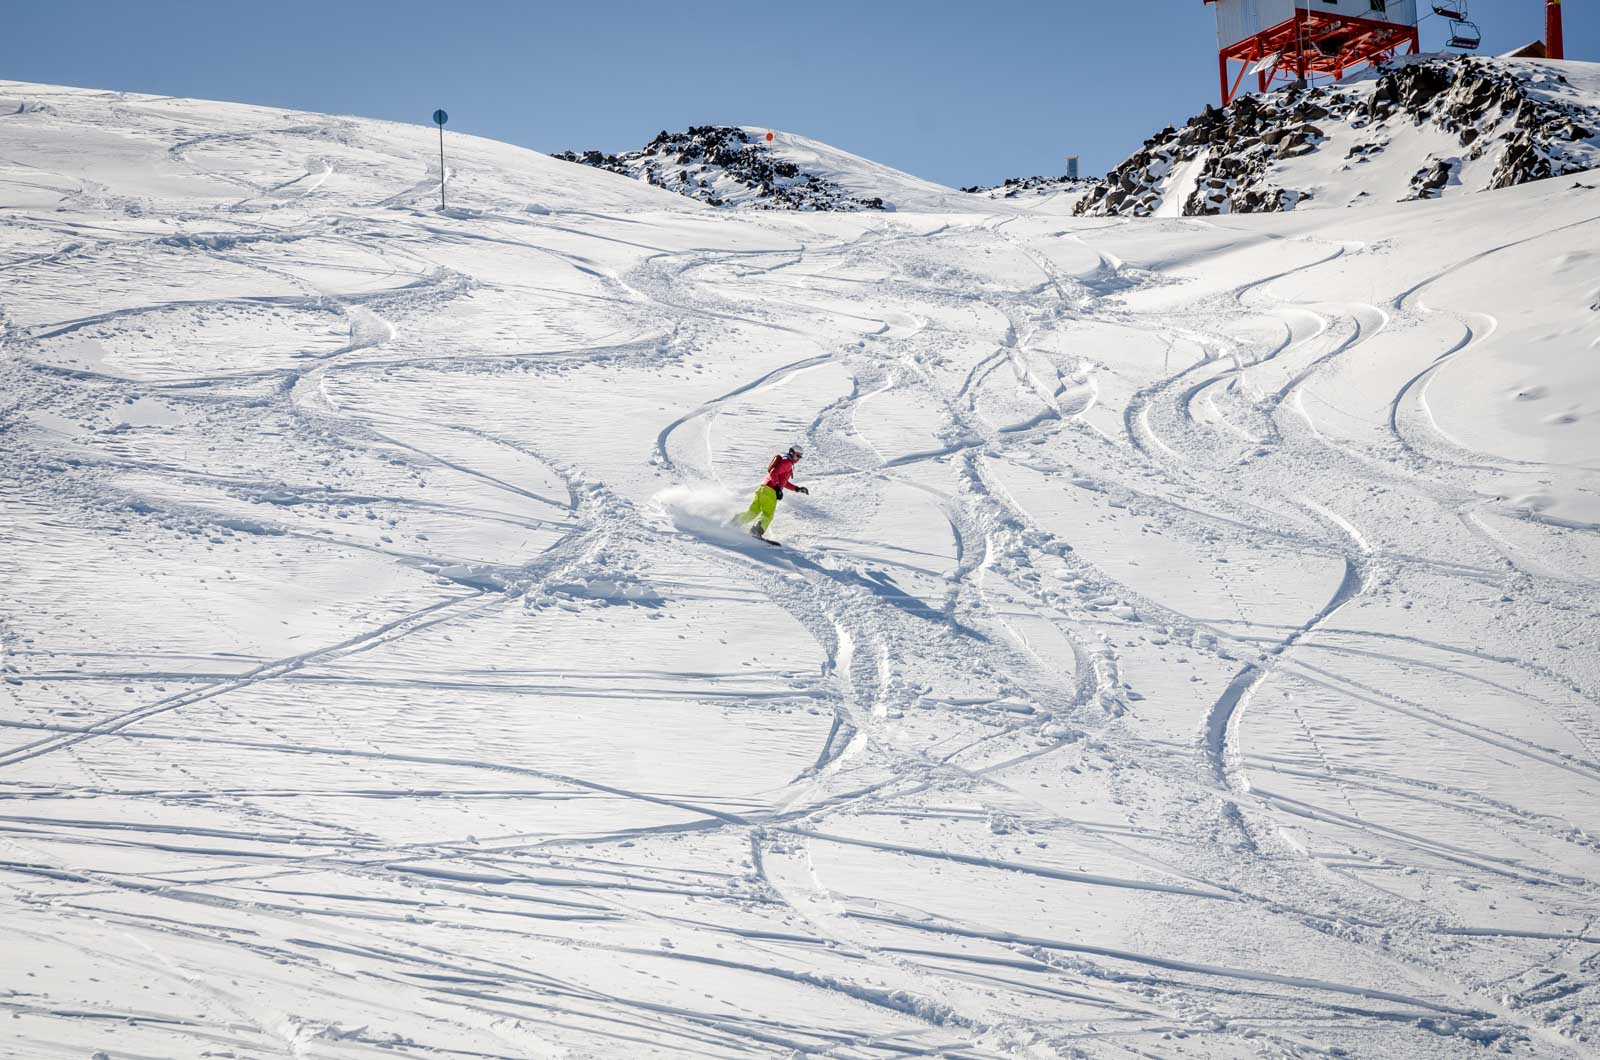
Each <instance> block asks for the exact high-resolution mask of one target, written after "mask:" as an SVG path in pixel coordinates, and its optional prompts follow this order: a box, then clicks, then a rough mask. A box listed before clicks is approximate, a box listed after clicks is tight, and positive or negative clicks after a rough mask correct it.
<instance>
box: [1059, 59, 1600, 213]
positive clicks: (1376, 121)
mask: <svg viewBox="0 0 1600 1060" xmlns="http://www.w3.org/2000/svg"><path fill="white" fill-rule="evenodd" d="M1550 84H1555V85H1558V86H1565V85H1566V80H1565V78H1563V77H1561V75H1560V74H1559V73H1556V72H1554V71H1552V70H1550V69H1549V68H1543V69H1539V68H1536V67H1533V66H1530V65H1527V64H1510V63H1507V62H1504V61H1497V60H1493V59H1480V58H1476V57H1470V56H1432V57H1427V58H1424V59H1411V60H1402V61H1400V62H1397V63H1395V64H1393V65H1390V66H1388V67H1387V68H1385V69H1384V70H1383V72H1382V73H1381V74H1380V75H1379V76H1377V77H1375V78H1371V79H1366V80H1362V81H1356V82H1351V83H1347V84H1343V85H1331V86H1319V87H1316V88H1310V89H1300V88H1294V87H1290V88H1286V89H1282V90H1280V91H1277V92H1273V93H1270V94H1268V95H1265V96H1243V97H1240V98H1239V99H1237V100H1235V101H1234V102H1233V103H1232V104H1231V105H1229V106H1228V107H1225V108H1222V109H1217V108H1215V107H1210V106H1208V107H1206V109H1205V112H1204V113H1203V114H1200V115H1197V116H1196V117H1194V118H1192V119H1190V121H1189V122H1188V124H1186V125H1185V126H1184V127H1183V128H1182V129H1176V128H1173V127H1171V126H1168V127H1167V128H1166V129H1164V130H1162V131H1161V132H1159V133H1157V134H1156V135H1155V136H1153V137H1151V138H1150V139H1149V140H1146V141H1145V143H1144V146H1143V147H1142V148H1140V149H1139V150H1138V151H1136V152H1135V153H1134V154H1133V155H1132V156H1130V157H1129V158H1128V159H1127V160H1126V161H1124V162H1123V163H1122V164H1121V165H1119V166H1117V167H1116V168H1115V169H1113V170H1112V171H1111V173H1110V174H1108V176H1107V178H1106V181H1105V184H1104V185H1103V186H1102V187H1100V188H1098V189H1095V190H1094V191H1091V192H1090V193H1089V195H1087V196H1086V197H1085V198H1084V199H1083V200H1082V201H1081V202H1079V203H1078V205H1077V207H1076V208H1075V212H1077V213H1079V214H1086V215H1100V216H1105V215H1113V214H1115V215H1125V216H1135V217H1137V216H1147V215H1149V214H1151V213H1153V212H1155V209H1156V207H1157V206H1158V205H1159V204H1160V202H1161V199H1162V193H1163V190H1164V185H1165V183H1166V181H1167V179H1168V177H1169V176H1170V174H1172V173H1173V171H1174V170H1176V169H1177V168H1178V167H1179V166H1181V165H1183V164H1184V163H1186V162H1191V161H1193V160H1194V159H1195V158H1196V157H1198V156H1199V155H1200V153H1201V152H1202V151H1209V154H1208V155H1207V157H1206V160H1205V162H1204V164H1203V166H1202V168H1201V171H1200V173H1199V175H1198V179H1197V181H1196V184H1195V188H1194V191H1193V192H1192V193H1191V194H1190V195H1189V196H1188V197H1187V199H1186V200H1185V201H1184V203H1183V206H1182V210H1183V213H1184V214H1186V215H1197V214H1217V213H1228V212H1235V213H1258V212H1271V211H1282V210H1290V209H1293V208H1294V207H1295V206H1296V205H1297V204H1299V203H1300V202H1302V201H1305V200H1306V199H1307V198H1309V197H1311V195H1312V194H1313V192H1312V191H1311V190H1310V189H1308V188H1296V187H1284V186H1282V185H1281V184H1280V183H1279V182H1278V181H1277V180H1276V179H1275V177H1276V176H1277V174H1275V173H1274V170H1275V168H1276V165H1277V163H1278V162H1280V161H1282V160H1285V159H1289V158H1294V157H1297V156H1300V155H1308V154H1312V153H1315V152H1317V151H1319V150H1322V149H1323V147H1324V145H1325V144H1326V143H1327V141H1328V140H1329V139H1330V133H1329V131H1330V130H1333V129H1336V128H1338V129H1340V130H1341V131H1344V132H1348V133H1357V134H1360V135H1359V136H1358V137H1357V139H1358V142H1357V143H1356V144H1355V145H1354V146H1352V147H1351V148H1350V149H1349V151H1348V153H1347V155H1346V157H1345V159H1344V160H1342V164H1343V166H1344V168H1351V167H1355V166H1359V165H1362V164H1363V163H1365V162H1367V161H1369V160H1370V159H1372V158H1373V157H1375V156H1376V155H1378V154H1380V153H1383V152H1385V151H1388V150H1391V149H1394V148H1395V147H1396V139H1397V135H1396V134H1397V133H1399V132H1401V131H1403V129H1404V128H1405V127H1406V126H1408V125H1409V126H1412V127H1421V126H1424V125H1432V126H1434V127H1436V128H1437V129H1439V130H1442V131H1444V132H1446V133H1449V134H1452V135H1453V136H1454V137H1455V138H1456V141H1457V142H1458V143H1459V146H1460V148H1461V151H1460V154H1459V155H1449V156H1446V157H1438V156H1436V155H1428V156H1427V157H1421V158H1418V159H1417V160H1416V166H1417V168H1416V171H1415V173H1414V175H1413V176H1412V178H1411V182H1410V189H1409V191H1408V192H1407V193H1406V194H1404V195H1402V196H1401V198H1402V199H1417V198H1435V197H1437V196H1439V195H1440V194H1441V193H1442V192H1443V190H1444V189H1445V188H1446V187H1448V186H1449V185H1450V184H1451V183H1452V181H1454V180H1456V179H1457V177H1458V174H1459V173H1460V172H1461V169H1462V167H1463V166H1464V165H1470V164H1473V163H1477V162H1481V161H1484V160H1487V161H1488V162H1489V164H1491V165H1492V166H1493V171H1492V174H1491V175H1490V177H1489V178H1488V180H1487V182H1486V184H1485V185H1484V186H1485V187H1487V188H1490V189H1492V188H1504V187H1510V186H1512V185H1515V184H1523V183H1527V182H1528V181H1533V180H1542V179H1544V178H1547V177H1552V176H1560V175H1562V174H1566V173H1574V172H1578V171H1581V170H1585V169H1591V168H1594V167H1595V166H1597V165H1600V139H1597V137H1600V108H1597V107H1596V106H1592V105H1584V104H1581V103H1576V102H1572V101H1570V100H1562V99H1557V98H1555V93H1552V92H1549V91H1546V90H1545V87H1544V86H1546V85H1550Z"/></svg>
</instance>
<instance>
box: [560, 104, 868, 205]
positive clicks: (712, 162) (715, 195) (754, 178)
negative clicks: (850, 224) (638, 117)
mask: <svg viewBox="0 0 1600 1060" xmlns="http://www.w3.org/2000/svg"><path fill="white" fill-rule="evenodd" d="M554 157H555V158H559V159H561V160H563V161H565V162H576V163H579V164H581V165H586V166H593V167H595V168H596V169H604V170H609V171H610V172H612V173H620V174H622V175H623V176H625V177H632V178H634V179H635V180H643V181H646V182H648V183H650V184H653V185H655V186H656V187H658V188H664V189H666V190H667V191H673V192H677V193H678V194H680V195H687V196H688V197H690V198H691V199H698V200H700V201H701V202H704V203H707V204H709V205H711V206H730V205H737V206H743V207H746V208H750V209H758V210H881V209H884V203H883V200H882V199H881V198H856V197H853V196H851V195H849V194H848V193H846V192H845V191H844V190H843V189H842V188H840V187H839V186H838V185H837V184H835V183H833V182H832V181H830V180H828V179H827V178H825V177H823V176H820V175H818V174H816V173H807V172H805V171H804V170H802V169H801V168H800V167H799V166H797V165H795V164H794V163H793V162H789V161H787V160H785V159H783V158H780V157H778V156H777V155H776V154H774V153H773V151H772V149H771V148H770V147H768V145H767V144H766V143H765V142H764V141H762V140H758V139H756V138H755V137H753V136H751V135H750V134H749V133H746V132H745V131H744V130H743V129H739V128H735V127H732V126H727V125H695V126H691V127H690V128H689V129H688V131H686V132H678V133H672V132H666V131H665V130H663V131H662V132H661V133H660V135H658V136H657V137H656V138H655V139H654V140H651V141H650V142H649V143H648V144H646V145H645V146H644V148H643V149H642V150H639V151H628V152H625V153H623V154H620V155H608V154H605V153H603V152H600V151H584V152H582V153H579V152H576V151H563V152H561V153H560V154H557V155H555V156H554Z"/></svg>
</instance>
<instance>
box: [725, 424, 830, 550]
mask: <svg viewBox="0 0 1600 1060" xmlns="http://www.w3.org/2000/svg"><path fill="white" fill-rule="evenodd" d="M804 455H805V454H804V453H803V452H802V451H801V449H800V447H799V446H798V445H791V446H790V447H789V451H788V452H787V453H785V454H783V455H782V456H775V457H773V458H772V462H771V463H770V464H768V465H767V481H766V482H764V483H762V484H761V485H760V486H758V487H756V498H755V500H753V501H751V502H750V507H749V508H748V509H747V510H746V511H743V512H741V513H739V515H738V516H737V517H736V519H737V521H738V523H739V524H740V525H741V526H743V525H746V524H753V525H751V526H750V536H751V537H759V538H760V539H761V540H763V541H765V540H766V539H767V527H769V526H771V525H772V519H773V516H775V515H777V514H778V501H779V500H781V499H782V498H783V491H784V490H793V491H794V492H796V493H806V494H809V493H810V492H811V491H810V490H808V489H806V488H805V487H804V486H796V485H794V484H793V483H792V482H791V481H790V479H792V478H793V477H794V466H795V464H797V463H799V462H800V458H801V457H802V456H804Z"/></svg>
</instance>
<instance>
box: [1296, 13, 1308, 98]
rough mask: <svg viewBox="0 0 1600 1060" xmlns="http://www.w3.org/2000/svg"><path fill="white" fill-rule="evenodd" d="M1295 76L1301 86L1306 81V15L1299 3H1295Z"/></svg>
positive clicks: (1303, 85)
mask: <svg viewBox="0 0 1600 1060" xmlns="http://www.w3.org/2000/svg"><path fill="white" fill-rule="evenodd" d="M1294 76H1295V80H1296V81H1298V82H1299V83H1300V86H1301V87H1302V88H1303V87H1305V83H1306V16H1305V13H1304V12H1302V11H1301V10H1300V5H1299V3H1296V4H1295V5H1294Z"/></svg>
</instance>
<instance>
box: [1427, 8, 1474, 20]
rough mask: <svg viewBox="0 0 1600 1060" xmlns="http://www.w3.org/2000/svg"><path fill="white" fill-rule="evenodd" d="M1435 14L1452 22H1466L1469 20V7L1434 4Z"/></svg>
mask: <svg viewBox="0 0 1600 1060" xmlns="http://www.w3.org/2000/svg"><path fill="white" fill-rule="evenodd" d="M1433 13H1434V14H1436V15H1438V16H1439V17H1440V18H1447V19H1449V20H1450V21H1451V22H1465V21H1466V20H1467V5H1466V4H1465V3H1460V4H1434V5H1433Z"/></svg>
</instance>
